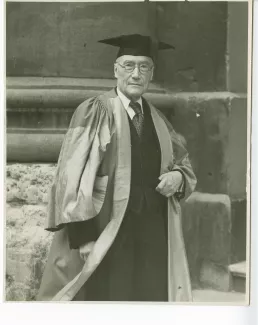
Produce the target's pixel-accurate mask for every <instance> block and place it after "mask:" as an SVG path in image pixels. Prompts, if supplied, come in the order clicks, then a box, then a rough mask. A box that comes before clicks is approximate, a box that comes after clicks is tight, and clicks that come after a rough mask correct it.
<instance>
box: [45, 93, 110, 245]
mask: <svg viewBox="0 0 258 325" xmlns="http://www.w3.org/2000/svg"><path fill="white" fill-rule="evenodd" d="M113 132H114V128H113V124H112V118H111V117H110V114H108V110H107V108H106V107H105V105H104V103H103V102H102V101H101V100H100V99H99V98H98V97H97V98H90V99H89V100H86V101H85V102H83V103H82V104H81V105H80V106H79V107H78V108H77V109H76V111H75V113H74V114H73V117H72V119H71V122H70V126H69V129H68V131H67V133H66V135H65V138H64V141H63V145H62V148H61V151H60V155H59V159H58V164H57V170H56V175H55V180H54V183H53V185H52V187H51V190H50V197H49V204H48V219H47V224H46V227H45V228H46V229H47V230H49V231H57V230H59V229H62V228H63V227H64V226H65V225H67V224H72V223H76V224H77V225H82V227H84V226H85V228H87V227H86V225H87V223H88V224H89V225H90V224H92V225H93V222H88V221H89V220H91V219H92V218H94V217H95V216H96V215H97V212H96V210H95V207H94V203H93V198H92V193H93V187H94V183H95V178H96V176H97V172H98V169H99V166H100V164H101V162H102V160H103V157H104V155H105V152H106V149H107V146H108V144H109V143H110V141H111V137H112V133H113ZM92 225H91V226H90V227H89V229H92V230H91V231H89V232H90V236H93V235H94V227H93V226H92ZM74 227H75V226H74V225H72V226H71V227H69V229H70V230H71V232H70V234H73V233H74V229H75V228H74ZM76 228H77V226H76ZM72 237H74V236H72ZM75 244H76V243H75ZM76 245H77V244H76Z"/></svg>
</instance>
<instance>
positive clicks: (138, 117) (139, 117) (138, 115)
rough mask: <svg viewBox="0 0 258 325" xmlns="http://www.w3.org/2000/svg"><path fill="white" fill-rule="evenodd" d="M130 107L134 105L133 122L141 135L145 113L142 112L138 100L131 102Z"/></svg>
mask: <svg viewBox="0 0 258 325" xmlns="http://www.w3.org/2000/svg"><path fill="white" fill-rule="evenodd" d="M130 107H132V109H133V110H134V111H135V115H134V117H133V124H134V126H135V128H136V131H137V133H138V135H139V137H140V136H141V133H142V126H143V114H142V109H141V105H140V104H139V103H137V102H130Z"/></svg>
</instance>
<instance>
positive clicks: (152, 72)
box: [150, 67, 154, 81]
mask: <svg viewBox="0 0 258 325" xmlns="http://www.w3.org/2000/svg"><path fill="white" fill-rule="evenodd" d="M153 74H154V67H153V68H152V71H151V77H150V81H152V79H153Z"/></svg>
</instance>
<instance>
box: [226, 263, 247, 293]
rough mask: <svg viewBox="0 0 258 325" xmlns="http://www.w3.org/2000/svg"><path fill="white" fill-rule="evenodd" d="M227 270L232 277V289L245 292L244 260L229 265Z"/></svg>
mask: <svg viewBox="0 0 258 325" xmlns="http://www.w3.org/2000/svg"><path fill="white" fill-rule="evenodd" d="M229 271H230V274H231V277H232V289H233V290H234V291H236V292H243V293H244V292H246V272H247V264H246V261H242V262H238V263H235V264H231V265H229Z"/></svg>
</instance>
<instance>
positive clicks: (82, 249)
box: [79, 241, 95, 261]
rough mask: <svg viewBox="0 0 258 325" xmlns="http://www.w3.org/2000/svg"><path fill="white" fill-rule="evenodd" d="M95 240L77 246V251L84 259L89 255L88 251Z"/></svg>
mask: <svg viewBox="0 0 258 325" xmlns="http://www.w3.org/2000/svg"><path fill="white" fill-rule="evenodd" d="M94 244H95V242H94V241H91V242H89V243H87V244H85V245H82V246H80V248H79V253H80V257H81V258H82V259H83V260H84V261H86V260H87V257H88V255H89V253H90V252H91V250H92V249H93V246H94Z"/></svg>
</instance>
